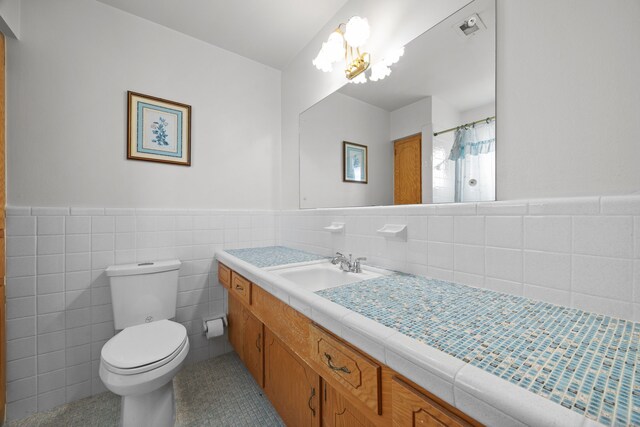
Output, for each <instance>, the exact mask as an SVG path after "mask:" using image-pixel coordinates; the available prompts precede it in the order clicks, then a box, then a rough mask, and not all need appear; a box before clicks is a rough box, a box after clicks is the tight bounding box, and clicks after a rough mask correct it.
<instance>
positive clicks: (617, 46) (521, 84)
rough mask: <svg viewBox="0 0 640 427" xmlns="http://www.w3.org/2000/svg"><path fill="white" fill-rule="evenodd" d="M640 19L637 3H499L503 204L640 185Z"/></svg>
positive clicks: (626, 0) (575, 0)
mask: <svg viewBox="0 0 640 427" xmlns="http://www.w3.org/2000/svg"><path fill="white" fill-rule="evenodd" d="M639 20H640V2H638V1H637V0H620V1H614V2H603V1H599V0H587V1H584V0H565V1H553V0H544V1H517V2H513V1H505V0H500V1H498V29H497V32H498V49H497V55H498V67H497V76H498V82H497V91H498V100H497V114H498V120H497V122H496V126H497V129H496V135H497V140H496V141H497V147H498V149H497V153H496V154H497V179H498V199H499V200H505V199H515V198H522V197H541V196H545V197H552V196H553V197H555V196H573V195H597V194H616V193H630V192H636V191H638V190H640V167H638V159H639V158H640V144H638V140H637V135H636V126H635V124H637V123H640V85H638V76H639V75H640V56H638V55H629V52H638V51H640V37H638V35H637V32H636V28H637V25H638V21H639ZM568 22H576V23H577V22H580V23H587V22H588V23H590V24H589V29H588V30H585V29H584V28H577V27H574V26H573V25H571V24H569V25H568V24H567V23H568Z"/></svg>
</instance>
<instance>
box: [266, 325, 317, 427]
mask: <svg viewBox="0 0 640 427" xmlns="http://www.w3.org/2000/svg"><path fill="white" fill-rule="evenodd" d="M264 357H265V359H264V361H265V363H264V391H265V393H266V394H267V396H268V397H269V400H270V401H271V403H272V404H273V406H274V408H275V409H276V411H278V414H279V415H280V417H282V420H283V421H284V423H285V424H286V425H288V426H296V427H302V426H319V425H320V399H319V394H320V377H319V376H318V374H316V373H315V372H314V371H313V370H312V369H311V368H310V367H309V366H307V364H306V363H304V362H303V361H302V360H301V359H299V358H298V357H297V356H295V355H294V354H293V352H291V350H289V348H287V347H286V345H285V344H284V343H283V342H282V341H280V340H279V339H278V338H277V337H276V336H275V335H274V334H273V333H272V332H271V331H270V330H269V329H268V328H265V352H264Z"/></svg>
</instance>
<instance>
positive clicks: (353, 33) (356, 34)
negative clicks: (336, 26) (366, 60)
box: [344, 16, 369, 47]
mask: <svg viewBox="0 0 640 427" xmlns="http://www.w3.org/2000/svg"><path fill="white" fill-rule="evenodd" d="M368 38H369V21H367V18H361V17H359V16H354V17H353V18H351V19H349V22H347V26H346V29H345V32H344V39H345V40H346V41H347V43H349V45H350V46H351V47H360V46H362V45H363V44H364V43H365V42H366V41H367V39H368Z"/></svg>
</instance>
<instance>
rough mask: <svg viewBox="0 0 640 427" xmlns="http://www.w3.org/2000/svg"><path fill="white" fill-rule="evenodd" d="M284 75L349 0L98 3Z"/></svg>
mask: <svg viewBox="0 0 640 427" xmlns="http://www.w3.org/2000/svg"><path fill="white" fill-rule="evenodd" d="M98 1H100V2H102V3H105V4H108V5H111V6H113V7H116V8H118V9H121V10H124V11H126V12H129V13H132V14H134V15H136V16H139V17H141V18H144V19H148V20H149V21H152V22H155V23H157V24H160V25H163V26H165V27H168V28H171V29H174V30H176V31H179V32H181V33H184V34H188V35H190V36H192V37H195V38H197V39H200V40H203V41H205V42H208V43H211V44H213V45H216V46H219V47H221V48H223V49H226V50H229V51H231V52H235V53H237V54H239V55H242V56H244V57H247V58H250V59H253V60H255V61H258V62H261V63H263V64H266V65H269V66H271V67H274V68H277V69H280V70H282V69H283V68H284V67H285V66H286V65H287V64H288V63H289V62H290V61H291V60H292V59H293V58H294V57H295V56H296V54H297V53H298V52H300V51H301V50H302V48H303V47H304V46H306V45H307V44H308V43H309V42H310V41H311V39H312V38H313V37H314V36H315V35H316V34H317V33H318V32H319V31H320V30H321V29H322V27H323V26H324V25H325V24H326V23H327V22H328V21H329V19H330V18H331V17H332V16H333V15H335V14H336V12H337V11H338V10H339V9H340V8H341V7H342V6H343V5H344V4H345V3H346V2H347V0H322V1H317V0H268V1H265V0H242V1H232V0H98Z"/></svg>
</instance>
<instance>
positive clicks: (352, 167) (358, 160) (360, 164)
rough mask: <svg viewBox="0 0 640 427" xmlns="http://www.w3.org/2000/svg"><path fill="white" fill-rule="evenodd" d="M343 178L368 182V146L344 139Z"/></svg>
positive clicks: (347, 180)
mask: <svg viewBox="0 0 640 427" xmlns="http://www.w3.org/2000/svg"><path fill="white" fill-rule="evenodd" d="M342 159H343V160H342V180H343V181H344V182H358V183H360V184H366V183H367V182H368V174H369V163H368V162H369V159H368V156H367V146H366V145H360V144H355V143H353V142H348V141H342Z"/></svg>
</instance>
